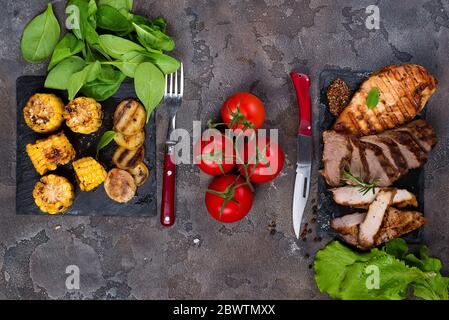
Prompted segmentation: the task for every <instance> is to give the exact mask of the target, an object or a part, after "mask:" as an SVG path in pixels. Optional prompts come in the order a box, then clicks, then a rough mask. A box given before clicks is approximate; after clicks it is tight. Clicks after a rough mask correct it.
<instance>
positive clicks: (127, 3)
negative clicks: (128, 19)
mask: <svg viewBox="0 0 449 320" xmlns="http://www.w3.org/2000/svg"><path fill="white" fill-rule="evenodd" d="M98 5H99V6H101V5H108V6H111V7H113V8H114V9H117V10H118V11H120V12H121V13H122V14H124V13H129V12H130V11H131V10H132V8H133V0H98ZM125 16H126V15H125Z"/></svg>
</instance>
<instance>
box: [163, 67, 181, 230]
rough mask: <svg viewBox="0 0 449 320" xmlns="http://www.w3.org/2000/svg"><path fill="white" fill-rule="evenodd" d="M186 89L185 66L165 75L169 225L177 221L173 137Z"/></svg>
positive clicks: (165, 188)
mask: <svg viewBox="0 0 449 320" xmlns="http://www.w3.org/2000/svg"><path fill="white" fill-rule="evenodd" d="M183 91H184V68H183V65H182V63H181V67H180V68H179V69H178V70H177V71H175V72H174V73H171V74H168V75H166V76H165V94H164V103H165V105H166V107H167V112H168V116H169V119H170V122H169V124H168V129H167V138H166V141H165V155H164V174H163V180H162V205H161V223H162V225H164V226H166V227H169V226H172V225H173V223H174V222H175V180H176V165H175V145H176V143H177V141H174V140H172V139H171V135H172V132H173V131H174V130H175V129H176V112H177V111H178V109H179V107H180V106H181V102H182V95H183Z"/></svg>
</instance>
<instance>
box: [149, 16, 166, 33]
mask: <svg viewBox="0 0 449 320" xmlns="http://www.w3.org/2000/svg"><path fill="white" fill-rule="evenodd" d="M151 22H152V23H153V26H156V27H158V28H159V30H160V31H162V32H163V33H167V22H166V21H165V19H164V18H162V17H157V18H154V19H153V20H151Z"/></svg>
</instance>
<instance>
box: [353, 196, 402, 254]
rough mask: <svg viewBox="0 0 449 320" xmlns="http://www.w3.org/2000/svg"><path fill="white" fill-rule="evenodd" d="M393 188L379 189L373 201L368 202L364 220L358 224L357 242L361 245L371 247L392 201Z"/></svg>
mask: <svg viewBox="0 0 449 320" xmlns="http://www.w3.org/2000/svg"><path fill="white" fill-rule="evenodd" d="M395 193H396V191H395V190H389V189H385V190H380V191H379V193H378V194H377V195H376V199H374V201H373V203H371V204H370V206H369V208H368V212H367V213H366V217H365V220H363V222H362V223H361V224H360V226H359V238H358V242H359V243H360V245H361V246H362V247H371V246H372V245H373V244H374V237H375V235H376V234H377V232H378V231H379V229H380V226H381V225H382V221H383V218H384V215H385V212H386V211H387V209H388V207H389V206H390V205H391V203H392V202H393V198H394V194H395Z"/></svg>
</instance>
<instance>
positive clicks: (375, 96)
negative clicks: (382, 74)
mask: <svg viewBox="0 0 449 320" xmlns="http://www.w3.org/2000/svg"><path fill="white" fill-rule="evenodd" d="M379 96H380V92H379V88H376V87H374V88H372V89H371V90H370V92H369V93H368V95H367V96H366V106H367V107H368V109H370V110H371V109H373V108H375V107H376V106H377V104H378V103H379Z"/></svg>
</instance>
